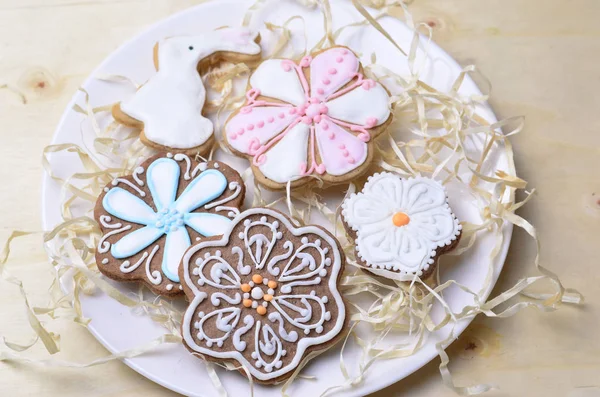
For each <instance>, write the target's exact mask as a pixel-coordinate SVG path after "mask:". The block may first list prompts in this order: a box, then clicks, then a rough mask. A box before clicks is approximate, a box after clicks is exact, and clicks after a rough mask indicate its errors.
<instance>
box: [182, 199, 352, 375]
mask: <svg viewBox="0 0 600 397" xmlns="http://www.w3.org/2000/svg"><path fill="white" fill-rule="evenodd" d="M344 263H345V259H344V255H343V251H342V249H341V247H340V245H339V243H338V241H337V240H336V239H335V238H334V237H333V236H332V235H331V234H330V233H329V232H327V231H326V230H325V229H323V228H321V227H318V226H305V227H296V226H294V225H293V224H292V223H291V221H290V220H289V219H288V218H287V217H286V216H284V215H283V214H281V213H280V212H277V211H275V210H272V209H268V208H253V209H250V210H247V211H245V212H243V213H242V214H240V215H239V216H238V217H236V218H235V219H234V221H233V222H232V223H231V224H230V227H229V229H228V230H227V232H225V234H224V235H223V236H222V237H221V238H211V239H206V240H202V241H201V242H200V243H199V244H197V245H194V246H193V247H192V248H190V249H189V250H188V251H187V252H186V253H185V255H184V257H183V261H182V267H181V269H180V277H181V279H182V282H183V287H184V291H185V294H186V296H187V298H188V299H189V300H190V301H191V303H190V305H189V307H188V309H187V311H186V312H185V315H184V319H183V323H182V335H183V341H184V343H185V345H186V346H187V347H188V349H189V350H190V351H192V352H194V353H199V354H200V355H201V356H202V357H203V358H205V359H207V360H210V361H216V362H223V361H226V362H232V363H234V364H235V365H242V366H244V367H245V368H246V369H247V371H248V372H249V373H250V375H251V376H252V377H253V379H254V380H255V381H258V382H260V383H277V382H281V381H283V380H285V379H286V378H288V377H289V376H290V375H291V374H292V373H293V372H294V370H295V369H296V368H297V366H298V364H299V363H301V362H302V360H303V359H304V358H305V357H307V356H308V355H309V354H314V353H318V352H322V351H324V350H325V349H327V348H329V347H330V346H332V345H333V344H334V343H336V342H337V341H338V340H339V339H340V338H341V337H342V335H343V333H344V332H343V331H344V330H345V328H346V326H347V315H346V308H345V305H344V301H343V299H342V296H341V294H340V292H339V290H338V282H339V279H340V278H341V275H342V271H343V268H344ZM240 372H241V373H243V374H245V373H246V372H245V371H243V370H240Z"/></svg>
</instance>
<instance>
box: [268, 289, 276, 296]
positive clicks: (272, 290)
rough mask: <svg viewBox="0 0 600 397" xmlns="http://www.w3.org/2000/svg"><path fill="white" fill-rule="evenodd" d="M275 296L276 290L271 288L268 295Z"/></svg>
mask: <svg viewBox="0 0 600 397" xmlns="http://www.w3.org/2000/svg"><path fill="white" fill-rule="evenodd" d="M274 294H275V290H274V289H273V288H269V290H268V291H267V295H274Z"/></svg>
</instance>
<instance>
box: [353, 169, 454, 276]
mask: <svg viewBox="0 0 600 397" xmlns="http://www.w3.org/2000/svg"><path fill="white" fill-rule="evenodd" d="M342 218H343V221H344V226H345V227H346V231H347V232H348V234H349V235H350V236H351V237H352V239H353V240H354V242H355V244H356V247H355V250H356V256H357V260H358V261H359V263H361V264H362V265H364V266H367V267H368V268H369V271H371V272H373V273H375V274H377V275H380V276H384V277H388V278H392V279H397V280H410V279H412V278H413V277H414V276H415V275H418V276H419V277H421V278H427V277H428V276H429V275H430V274H431V273H432V272H433V270H434V268H435V266H436V264H437V259H438V257H439V256H440V255H441V254H443V253H446V252H448V251H450V250H452V249H454V248H455V246H456V245H457V244H458V241H459V239H460V235H461V230H462V227H461V225H460V224H459V222H458V220H457V219H456V217H455V216H454V214H453V213H452V210H451V209H450V207H449V205H448V202H447V197H446V191H445V189H444V187H443V186H442V185H441V184H440V183H439V182H436V181H435V180H433V179H429V178H423V177H416V178H410V179H401V178H400V177H399V176H397V175H395V174H392V173H389V172H383V173H381V174H375V175H373V176H371V177H369V180H368V181H367V183H366V184H365V186H364V187H363V189H362V191H361V192H360V193H357V194H352V195H351V196H350V197H348V198H347V199H346V200H344V202H343V203H342Z"/></svg>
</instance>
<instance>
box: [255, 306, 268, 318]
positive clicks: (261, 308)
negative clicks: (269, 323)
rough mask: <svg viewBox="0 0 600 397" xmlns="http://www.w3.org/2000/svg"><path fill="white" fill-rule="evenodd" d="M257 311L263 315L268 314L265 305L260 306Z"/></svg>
mask: <svg viewBox="0 0 600 397" xmlns="http://www.w3.org/2000/svg"><path fill="white" fill-rule="evenodd" d="M256 312H257V313H258V314H260V315H261V316H264V315H265V314H267V308H266V307H264V306H259V307H257V308H256Z"/></svg>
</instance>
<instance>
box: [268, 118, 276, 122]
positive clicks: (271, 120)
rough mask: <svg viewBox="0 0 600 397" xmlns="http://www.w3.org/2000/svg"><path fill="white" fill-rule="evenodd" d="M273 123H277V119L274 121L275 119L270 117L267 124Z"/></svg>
mask: <svg viewBox="0 0 600 397" xmlns="http://www.w3.org/2000/svg"><path fill="white" fill-rule="evenodd" d="M273 121H275V119H274V118H273V117H269V118H268V119H267V122H269V123H272V122H273Z"/></svg>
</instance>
